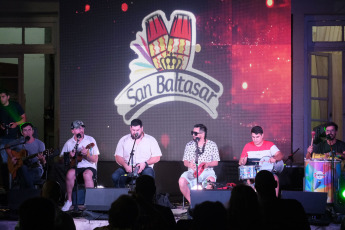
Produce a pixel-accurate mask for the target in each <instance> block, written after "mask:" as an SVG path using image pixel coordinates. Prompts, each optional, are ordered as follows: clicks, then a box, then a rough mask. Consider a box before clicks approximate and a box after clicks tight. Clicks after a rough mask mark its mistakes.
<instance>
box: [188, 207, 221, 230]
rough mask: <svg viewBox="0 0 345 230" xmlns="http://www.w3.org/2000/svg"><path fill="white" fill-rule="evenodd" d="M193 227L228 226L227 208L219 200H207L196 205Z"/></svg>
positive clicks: (213, 227) (214, 227)
mask: <svg viewBox="0 0 345 230" xmlns="http://www.w3.org/2000/svg"><path fill="white" fill-rule="evenodd" d="M193 222H194V223H193V225H194V228H193V229H200V230H201V229H221V228H224V226H226V209H225V207H224V205H223V204H222V203H220V202H219V201H216V202H211V201H205V202H203V203H201V204H198V205H196V206H195V208H194V211H193Z"/></svg>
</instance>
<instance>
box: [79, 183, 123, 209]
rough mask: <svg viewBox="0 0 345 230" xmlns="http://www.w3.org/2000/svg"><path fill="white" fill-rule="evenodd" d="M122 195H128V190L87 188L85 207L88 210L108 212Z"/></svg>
mask: <svg viewBox="0 0 345 230" xmlns="http://www.w3.org/2000/svg"><path fill="white" fill-rule="evenodd" d="M121 195H128V189H127V188H87V189H86V193H85V206H86V209H87V210H92V211H108V210H109V209H110V206H111V204H112V203H113V202H114V201H115V200H116V199H117V198H119V196H121Z"/></svg>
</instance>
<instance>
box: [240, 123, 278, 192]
mask: <svg viewBox="0 0 345 230" xmlns="http://www.w3.org/2000/svg"><path fill="white" fill-rule="evenodd" d="M250 132H251V135H252V140H253V141H252V142H249V143H247V144H246V145H245V146H244V148H243V150H242V154H241V157H240V160H239V162H238V164H239V165H249V164H251V163H252V162H253V161H260V159H262V158H263V157H268V158H269V159H268V163H271V164H275V163H276V162H278V161H281V160H282V159H283V157H284V155H283V153H282V152H280V150H279V149H278V148H277V146H276V145H275V144H274V143H273V142H270V141H266V140H264V131H263V129H262V127H261V126H254V127H253V128H252V129H251V131H250ZM272 168H273V167H272ZM273 169H274V168H273ZM272 173H275V172H274V171H273V172H272ZM274 178H275V179H276V181H277V183H278V186H277V189H276V195H277V196H278V194H279V179H278V176H277V175H276V174H274ZM247 183H248V184H252V182H251V181H250V180H248V181H247Z"/></svg>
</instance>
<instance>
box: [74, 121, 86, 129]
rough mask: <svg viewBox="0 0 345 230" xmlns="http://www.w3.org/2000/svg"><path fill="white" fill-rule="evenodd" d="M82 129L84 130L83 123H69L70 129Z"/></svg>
mask: <svg viewBox="0 0 345 230" xmlns="http://www.w3.org/2000/svg"><path fill="white" fill-rule="evenodd" d="M80 126H81V127H83V128H85V125H84V122H82V121H80V120H75V121H73V122H72V123H71V129H77V128H79V127H80Z"/></svg>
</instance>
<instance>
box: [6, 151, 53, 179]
mask: <svg viewBox="0 0 345 230" xmlns="http://www.w3.org/2000/svg"><path fill="white" fill-rule="evenodd" d="M53 152H54V149H46V150H44V151H43V152H42V154H43V155H44V156H49V155H51V154H52V153H53ZM11 154H12V156H13V157H15V158H16V159H17V162H16V163H15V164H13V162H12V159H11V158H10V157H9V158H8V159H7V165H8V171H9V172H10V173H11V174H12V177H13V179H15V178H16V176H17V170H18V169H19V168H20V167H22V166H23V164H25V162H26V161H27V160H30V159H32V158H34V157H37V155H38V154H40V153H35V154H31V155H28V152H27V151H26V150H25V149H22V150H20V151H19V152H17V151H14V150H11Z"/></svg>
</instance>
